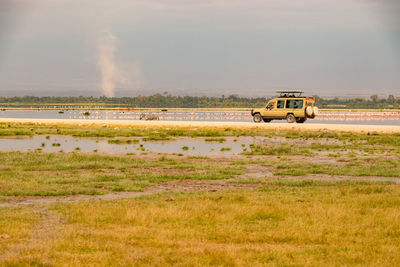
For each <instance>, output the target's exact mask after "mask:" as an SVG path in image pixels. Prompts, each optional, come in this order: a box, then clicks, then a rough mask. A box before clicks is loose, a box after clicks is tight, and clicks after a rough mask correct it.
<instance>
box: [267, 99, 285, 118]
mask: <svg viewBox="0 0 400 267" xmlns="http://www.w3.org/2000/svg"><path fill="white" fill-rule="evenodd" d="M284 109H285V100H282V99H278V100H276V101H274V105H273V106H272V107H271V108H269V109H267V113H268V115H267V117H269V118H282V117H285V116H286V115H284V114H283V113H284Z"/></svg>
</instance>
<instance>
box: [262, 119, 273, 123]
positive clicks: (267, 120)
mask: <svg viewBox="0 0 400 267" xmlns="http://www.w3.org/2000/svg"><path fill="white" fill-rule="evenodd" d="M263 121H264V122H271V120H270V119H263Z"/></svg>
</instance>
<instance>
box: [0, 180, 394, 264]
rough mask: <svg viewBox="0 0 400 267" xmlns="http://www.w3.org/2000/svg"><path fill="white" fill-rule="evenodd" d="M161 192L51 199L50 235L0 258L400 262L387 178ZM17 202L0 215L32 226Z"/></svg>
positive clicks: (125, 261) (56, 261)
mask: <svg viewBox="0 0 400 267" xmlns="http://www.w3.org/2000/svg"><path fill="white" fill-rule="evenodd" d="M168 199H172V198H167V197H166V195H163V194H161V195H151V196H146V197H141V198H137V199H128V200H119V201H101V202H83V203H75V204H57V205H53V206H51V207H50V211H49V212H51V213H56V214H57V216H60V217H61V218H62V220H61V222H60V223H59V224H58V225H54V226H52V227H53V228H56V229H57V231H58V234H57V235H55V236H53V238H52V239H50V240H48V239H46V238H47V237H46V236H44V237H43V240H41V239H40V237H39V238H38V237H36V238H37V240H36V245H35V244H33V245H31V244H30V245H27V247H24V246H22V248H21V253H19V254H18V255H14V256H13V257H11V258H10V257H9V258H6V259H5V261H4V262H3V264H4V265H6V266H7V265H8V266H10V265H13V266H23V265H36V266H53V265H54V266H60V265H65V266H72V265H86V266H89V265H91V266H93V265H97V266H143V265H144V266H165V265H178V266H199V265H213V266H234V265H237V266H258V265H265V264H267V265H271V264H272V265H295V266H304V265H329V266H332V265H359V266H365V265H368V266H397V265H399V264H400V255H399V253H398V249H399V246H400V234H399V229H400V220H399V219H400V209H399V208H398V207H399V204H400V188H399V186H397V185H380V184H377V185H375V184H373V183H372V184H365V185H345V184H344V185H343V184H339V185H336V186H335V185H333V186H332V185H329V186H325V185H318V186H315V185H307V184H304V185H301V186H287V185H273V186H266V187H265V188H263V189H261V190H258V191H250V192H249V191H246V192H244V191H235V192H233V191H230V192H214V193H191V194H188V193H185V194H182V193H181V194H175V195H173V200H172V201H166V200H168ZM21 212H22V211H21V210H19V211H18V212H17V211H15V210H10V209H3V210H2V212H1V213H0V221H2V222H4V221H7V220H8V219H9V218H12V217H10V216H16V217H17V218H19V219H20V220H22V219H21V217H18V216H23V218H24V221H23V222H20V223H19V225H16V226H13V228H15V229H17V228H18V227H21V225H22V224H24V225H26V227H24V231H25V232H29V229H32V228H34V227H40V224H41V222H37V221H36V220H35V219H36V218H34V219H32V218H31V217H28V216H27V215H28V214H29V212H27V211H25V214H24V213H21ZM11 214H12V215H11ZM5 218H6V220H5ZM42 219H44V218H42ZM53 228H51V229H48V230H49V231H50V230H52V231H53V230H54V229H53ZM4 230H5V229H4V227H2V228H0V231H4ZM7 230H8V229H7ZM0 233H1V232H0ZM13 233H14V232H12V233H11V235H12V237H11V238H10V240H7V239H5V240H4V241H6V242H4V241H3V240H2V241H0V244H1V243H3V244H2V245H1V247H3V250H4V248H7V247H12V246H13V242H12V241H11V240H14V242H15V240H20V242H23V241H22V240H24V239H22V238H23V237H25V235H26V234H24V233H20V232H18V231H15V233H16V234H15V236H14V234H13ZM21 239H22V240H21ZM43 242H45V243H46V246H44V247H43Z"/></svg>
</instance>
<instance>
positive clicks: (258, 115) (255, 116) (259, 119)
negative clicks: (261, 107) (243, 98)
mask: <svg viewBox="0 0 400 267" xmlns="http://www.w3.org/2000/svg"><path fill="white" fill-rule="evenodd" d="M253 121H254V122H257V123H259V122H261V121H262V117H261V115H260V113H256V114H254V115H253Z"/></svg>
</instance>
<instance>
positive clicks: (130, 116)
mask: <svg viewBox="0 0 400 267" xmlns="http://www.w3.org/2000/svg"><path fill="white" fill-rule="evenodd" d="M84 112H85V111H83V110H65V111H63V113H59V111H58V110H5V111H0V118H28V119H29V118H31V119H84V120H139V118H140V114H142V113H146V114H157V115H158V116H159V118H160V120H165V121H252V117H251V115H250V112H248V111H226V112H224V111H166V112H161V111H160V112H150V111H113V110H90V111H89V112H90V115H88V116H85V115H83V114H84ZM272 123H286V121H285V120H282V121H277V120H274V121H273V122H272ZM306 123H313V124H318V123H324V124H359V125H399V126H400V114H399V113H393V112H385V113H382V112H324V113H322V114H320V115H319V116H317V118H316V119H314V120H308V121H307V122H306Z"/></svg>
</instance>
